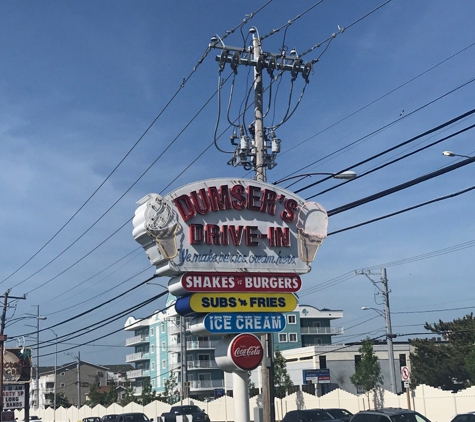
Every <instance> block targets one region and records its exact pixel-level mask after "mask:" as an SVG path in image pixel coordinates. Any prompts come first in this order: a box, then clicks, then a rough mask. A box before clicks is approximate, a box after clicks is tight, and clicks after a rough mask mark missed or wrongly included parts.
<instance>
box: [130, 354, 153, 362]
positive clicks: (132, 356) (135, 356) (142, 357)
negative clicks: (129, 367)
mask: <svg viewBox="0 0 475 422" xmlns="http://www.w3.org/2000/svg"><path fill="white" fill-rule="evenodd" d="M139 360H149V354H148V353H143V352H138V353H131V354H130V355H126V356H125V361H126V362H137V361H139Z"/></svg>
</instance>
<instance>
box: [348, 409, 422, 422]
mask: <svg viewBox="0 0 475 422" xmlns="http://www.w3.org/2000/svg"><path fill="white" fill-rule="evenodd" d="M350 422H430V421H429V419H427V418H426V417H425V416H422V415H421V414H420V413H418V412H415V411H414V410H407V409H398V408H390V407H388V408H385V409H375V410H362V411H361V412H358V413H356V414H355V415H353V417H352V418H351V419H350Z"/></svg>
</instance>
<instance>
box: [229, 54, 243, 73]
mask: <svg viewBox="0 0 475 422" xmlns="http://www.w3.org/2000/svg"><path fill="white" fill-rule="evenodd" d="M240 58H241V56H240V54H239V52H238V51H235V52H234V54H233V58H232V59H231V69H232V70H233V72H234V73H236V74H237V68H238V66H239V59H240Z"/></svg>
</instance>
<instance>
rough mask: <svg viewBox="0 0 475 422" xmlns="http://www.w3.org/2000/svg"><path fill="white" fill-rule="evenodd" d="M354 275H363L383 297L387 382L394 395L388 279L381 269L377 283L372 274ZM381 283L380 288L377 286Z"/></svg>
mask: <svg viewBox="0 0 475 422" xmlns="http://www.w3.org/2000/svg"><path fill="white" fill-rule="evenodd" d="M355 272H356V274H360V275H365V276H366V277H367V278H368V279H369V280H370V281H371V283H373V285H374V287H376V288H377V289H378V290H379V291H380V292H381V294H382V296H383V304H384V312H383V316H384V320H385V322H386V344H387V346H388V362H389V380H390V383H391V391H392V392H393V393H394V394H397V390H398V389H397V386H396V372H395V369H394V349H393V338H394V337H396V336H395V335H394V334H393V332H392V327H391V311H390V309H389V292H390V290H389V289H388V278H387V276H386V268H381V281H380V282H377V281H374V280H373V279H372V278H371V277H370V275H371V274H373V273H372V272H371V271H355ZM379 283H381V285H382V288H381V287H380V286H379V285H378V284H379Z"/></svg>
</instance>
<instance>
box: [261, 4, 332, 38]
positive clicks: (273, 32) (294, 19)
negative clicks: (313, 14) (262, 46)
mask: <svg viewBox="0 0 475 422" xmlns="http://www.w3.org/2000/svg"><path fill="white" fill-rule="evenodd" d="M320 3H323V0H319V1H317V2H316V3H315V4H313V5H312V6H310V7H309V8H308V9H307V10H305V11H303V12H302V13H299V14H298V15H297V16H295V18H293V19H289V20H288V21H287V23H285V24H284V25H282V26H281V27H279V28H276V29H273V30H272V31H270V32H269V33H268V34H266V35H264V36H263V37H261V41H262V40H265V39H266V38H269V37H270V36H272V35H274V34H277V33H278V32H279V31H280V30H282V29H283V28H286V30H287V28H288V27H289V26H290V25H292V24H293V23H294V22H295V21H297V20H299V19H300V18H301V17H302V16H304V15H306V14H307V13H308V12H310V11H311V10H312V9H313V8H315V7H316V6H318V5H319V4H320Z"/></svg>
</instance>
